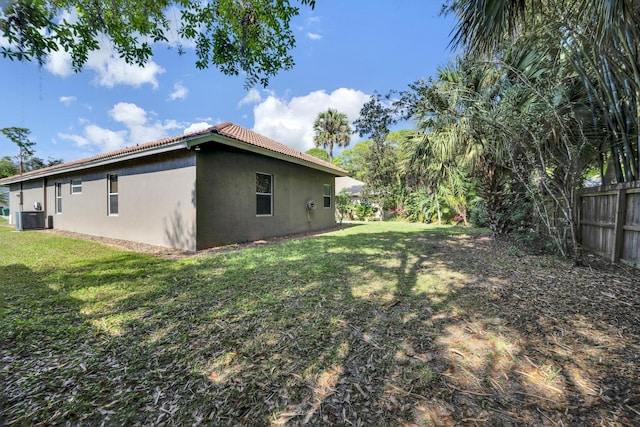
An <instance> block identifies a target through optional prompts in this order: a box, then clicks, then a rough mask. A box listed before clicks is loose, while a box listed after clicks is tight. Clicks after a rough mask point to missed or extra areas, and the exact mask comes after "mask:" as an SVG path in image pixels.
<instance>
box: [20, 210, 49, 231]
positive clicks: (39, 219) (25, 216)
mask: <svg viewBox="0 0 640 427" xmlns="http://www.w3.org/2000/svg"><path fill="white" fill-rule="evenodd" d="M43 228H44V212H43V211H22V212H16V230H19V231H22V230H41V229H43Z"/></svg>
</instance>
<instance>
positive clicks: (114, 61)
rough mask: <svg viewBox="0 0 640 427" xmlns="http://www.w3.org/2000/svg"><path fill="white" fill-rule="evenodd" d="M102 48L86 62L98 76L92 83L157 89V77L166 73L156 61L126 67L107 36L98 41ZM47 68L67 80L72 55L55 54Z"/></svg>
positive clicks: (51, 56) (65, 53)
mask: <svg viewBox="0 0 640 427" xmlns="http://www.w3.org/2000/svg"><path fill="white" fill-rule="evenodd" d="M98 40H99V46H100V48H99V49H98V50H94V51H91V52H90V53H89V57H88V58H87V62H86V63H85V64H84V69H85V70H92V71H94V72H95V73H96V77H95V78H94V79H93V83H95V84H97V85H100V86H105V87H108V88H112V87H114V86H117V85H130V86H135V87H138V86H142V85H144V84H150V85H151V86H152V87H153V88H154V89H155V88H157V87H158V78H157V77H158V75H159V74H162V73H164V72H165V70H164V68H162V67H160V66H159V65H158V64H156V63H155V62H154V61H152V60H151V61H149V62H147V63H146V64H145V65H144V66H142V67H140V66H138V65H135V64H127V62H126V61H125V60H124V59H123V58H120V55H119V54H118V52H117V51H116V49H115V48H114V46H113V43H111V42H110V41H109V40H108V39H107V38H106V36H101V37H99V38H98ZM45 69H46V70H47V71H49V72H50V73H52V74H54V75H57V76H61V77H66V76H69V75H70V74H71V73H72V72H73V70H72V67H71V55H69V54H68V53H67V52H64V51H57V52H53V53H51V54H50V55H49V57H48V58H47V63H46V64H45Z"/></svg>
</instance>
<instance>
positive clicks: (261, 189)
mask: <svg viewBox="0 0 640 427" xmlns="http://www.w3.org/2000/svg"><path fill="white" fill-rule="evenodd" d="M256 215H257V216H271V215H273V176H272V175H268V174H265V173H259V172H258V173H256Z"/></svg>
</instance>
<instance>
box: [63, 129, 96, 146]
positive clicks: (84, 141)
mask: <svg viewBox="0 0 640 427" xmlns="http://www.w3.org/2000/svg"><path fill="white" fill-rule="evenodd" d="M58 138H61V139H68V140H70V141H73V142H75V143H76V147H84V146H85V145H89V144H90V142H89V140H88V139H87V138H85V137H84V136H80V135H74V134H71V133H63V132H59V133H58Z"/></svg>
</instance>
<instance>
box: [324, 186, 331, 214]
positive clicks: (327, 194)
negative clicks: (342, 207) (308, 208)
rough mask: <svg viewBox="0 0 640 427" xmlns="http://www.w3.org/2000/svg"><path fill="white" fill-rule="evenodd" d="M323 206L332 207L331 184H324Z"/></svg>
mask: <svg viewBox="0 0 640 427" xmlns="http://www.w3.org/2000/svg"><path fill="white" fill-rule="evenodd" d="M322 199H323V200H322V206H323V207H325V208H330V207H331V184H324V185H323V186H322Z"/></svg>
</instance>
